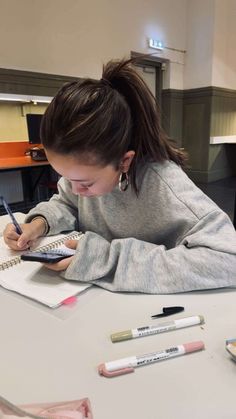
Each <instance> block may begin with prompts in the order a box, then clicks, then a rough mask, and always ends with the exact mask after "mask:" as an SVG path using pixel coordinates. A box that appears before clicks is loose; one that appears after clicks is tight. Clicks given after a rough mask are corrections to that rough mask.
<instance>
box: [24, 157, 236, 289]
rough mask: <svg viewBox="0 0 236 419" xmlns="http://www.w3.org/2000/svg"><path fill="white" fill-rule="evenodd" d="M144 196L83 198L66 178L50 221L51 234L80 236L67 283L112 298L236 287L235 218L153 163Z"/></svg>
mask: <svg viewBox="0 0 236 419" xmlns="http://www.w3.org/2000/svg"><path fill="white" fill-rule="evenodd" d="M139 182H140V184H141V186H140V193H139V195H138V197H137V196H136V194H135V193H134V191H132V189H131V188H130V187H129V188H128V190H127V191H125V192H121V191H120V190H119V189H118V187H116V188H115V189H114V190H113V191H112V192H111V193H109V194H107V195H104V196H101V197H89V198H86V197H80V196H76V195H74V194H73V193H72V191H71V186H70V182H69V181H68V180H66V179H64V178H61V179H60V181H59V184H58V188H59V194H58V195H54V196H53V197H52V198H51V200H50V201H49V202H43V203H40V204H38V205H37V206H36V207H35V208H34V209H33V210H31V211H30V213H29V215H28V216H27V218H26V221H27V222H29V221H30V220H31V219H32V218H33V217H35V216H36V215H43V216H44V217H45V218H46V219H47V221H48V223H49V226H50V232H49V234H56V233H59V232H62V231H65V230H80V231H82V232H84V233H85V234H84V236H83V237H82V239H81V240H80V241H79V244H78V248H77V251H76V255H75V256H74V257H73V260H72V262H71V264H70V265H69V267H68V268H67V270H66V271H64V272H63V276H64V278H66V279H71V280H79V281H84V282H90V283H93V284H96V285H99V286H101V287H103V288H106V289H108V290H111V291H130V292H134V291H135V292H144V293H153V294H155V293H156V294H158V293H159V294H162V293H176V292H184V291H191V290H200V289H211V288H221V287H230V286H236V232H235V230H234V227H233V225H232V223H231V221H230V219H229V217H228V216H227V215H226V214H225V213H224V212H222V211H221V210H220V208H218V206H217V205H216V204H215V203H214V202H212V201H211V200H210V199H209V198H208V197H207V196H206V195H204V193H203V192H202V191H201V190H200V189H198V188H197V187H196V186H195V185H194V184H193V182H192V181H191V180H190V179H189V178H188V177H187V175H186V174H185V173H184V172H183V171H182V169H181V168H180V167H178V166H177V165H176V164H175V163H173V162H169V161H168V162H165V163H162V164H160V163H150V164H149V165H148V168H147V170H146V171H145V172H144V173H143V174H142V176H141V177H140V179H139Z"/></svg>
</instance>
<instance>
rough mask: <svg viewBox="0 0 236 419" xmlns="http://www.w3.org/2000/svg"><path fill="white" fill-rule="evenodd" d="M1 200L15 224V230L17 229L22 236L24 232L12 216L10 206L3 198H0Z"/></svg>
mask: <svg viewBox="0 0 236 419" xmlns="http://www.w3.org/2000/svg"><path fill="white" fill-rule="evenodd" d="M0 200H1V201H2V204H3V206H4V208H5V210H6V212H7V213H8V215H9V216H10V218H11V220H12V223H13V224H14V226H15V228H16V232H17V234H22V230H21V228H20V226H19V224H18V222H17V221H16V219H15V217H14V215H13V214H12V211H11V209H10V207H9V206H8V204H7V203H6V201H5V199H4V198H3V196H0Z"/></svg>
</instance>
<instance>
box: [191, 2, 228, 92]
mask: <svg viewBox="0 0 236 419" xmlns="http://www.w3.org/2000/svg"><path fill="white" fill-rule="evenodd" d="M235 42H236V0H188V2H187V54H186V65H185V69H184V88H185V89H191V88H198V87H204V86H216V87H224V88H228V89H236V54H235Z"/></svg>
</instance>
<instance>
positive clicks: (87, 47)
mask: <svg viewBox="0 0 236 419" xmlns="http://www.w3.org/2000/svg"><path fill="white" fill-rule="evenodd" d="M187 1H188V0H93V1H91V0H0V11H1V12H0V57H1V63H0V66H1V67H4V68H14V69H19V70H32V71H39V72H46V73H54V74H62V75H72V76H80V77H84V76H90V77H96V78H99V77H100V76H101V67H102V63H104V62H106V61H107V60H108V59H111V58H121V57H123V56H127V57H128V56H129V55H130V51H132V50H133V51H136V52H153V50H150V49H148V48H147V38H148V37H153V38H155V39H160V40H161V41H162V42H163V43H164V44H165V45H166V46H168V47H170V48H175V49H180V50H184V49H185V47H186V45H185V39H186V36H185V35H186V34H185V26H186V25H185V24H186V4H187ZM159 55H160V56H163V57H165V58H169V59H170V60H171V61H172V62H171V63H170V68H168V71H167V73H166V77H165V87H172V88H176V89H178V88H179V89H182V88H183V59H184V54H183V53H181V52H178V51H173V50H165V52H161V53H159Z"/></svg>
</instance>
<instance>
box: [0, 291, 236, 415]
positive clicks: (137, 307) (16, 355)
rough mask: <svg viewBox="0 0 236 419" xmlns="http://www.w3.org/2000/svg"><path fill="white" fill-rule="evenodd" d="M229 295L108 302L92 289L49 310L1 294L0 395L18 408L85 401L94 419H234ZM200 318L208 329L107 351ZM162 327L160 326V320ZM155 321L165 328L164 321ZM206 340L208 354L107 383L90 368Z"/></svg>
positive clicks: (233, 307)
mask: <svg viewBox="0 0 236 419" xmlns="http://www.w3.org/2000/svg"><path fill="white" fill-rule="evenodd" d="M235 292H236V291H227V290H225V291H215V292H214V291H213V292H208V291H205V292H198V293H188V294H178V295H165V296H164V295H138V294H136V295H135V294H113V293H109V292H107V291H104V290H102V289H99V288H94V289H90V290H88V291H87V292H86V293H85V294H84V295H81V296H80V297H79V299H78V301H77V303H76V304H75V305H74V306H71V307H70V306H64V307H60V308H58V309H56V310H51V309H48V308H45V307H44V306H41V305H40V304H38V303H36V302H33V301H30V300H28V299H26V298H24V297H21V296H19V295H17V294H14V293H11V292H8V291H6V290H3V289H0V330H1V347H0V353H1V359H0V377H1V378H0V394H1V395H2V396H4V397H6V398H7V399H9V400H11V401H13V402H15V403H29V402H44V401H61V400H72V399H76V398H82V397H85V396H87V397H89V398H90V401H91V404H92V408H93V413H94V417H95V419H121V418H122V419H128V418H132V419H133V418H135V419H180V418H181V419H189V418H191V419H235V416H236V413H235V410H236V408H235V389H236V363H235V362H234V361H233V360H232V359H231V357H230V355H229V354H228V353H227V352H226V350H225V339H227V338H232V337H236V327H235V323H236V322H235V320H236V304H235V302H236V294H235ZM172 305H183V306H184V307H185V311H184V312H183V313H179V314H178V315H175V316H170V317H169V318H168V319H169V320H170V319H176V318H180V317H184V316H191V315H197V314H202V315H204V317H205V322H206V323H205V325H203V326H194V327H190V328H185V329H180V330H177V331H173V332H168V333H162V334H160V335H154V336H150V337H145V338H140V339H135V340H132V341H126V342H121V343H116V344H112V343H111V341H110V338H109V336H110V334H111V333H112V332H116V331H120V330H125V329H129V328H132V327H136V326H142V325H148V324H154V323H155V322H157V320H151V319H150V315H151V314H156V313H158V312H160V311H161V310H162V307H163V306H172ZM159 321H160V320H159ZM161 321H166V319H162V320H161ZM194 340H203V341H204V342H205V345H206V350H205V351H201V352H198V353H193V354H189V355H185V356H182V357H178V358H175V359H171V360H168V361H162V362H159V363H155V364H152V365H149V366H145V367H140V368H136V370H135V372H134V373H131V374H128V375H123V376H120V377H116V378H112V379H108V378H105V377H101V376H99V375H98V372H97V365H98V364H99V363H101V362H103V361H111V360H115V359H119V358H123V357H126V356H130V355H138V354H144V353H148V352H153V351H156V350H161V349H165V348H168V347H171V346H174V345H176V344H181V343H184V342H190V341H194Z"/></svg>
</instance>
